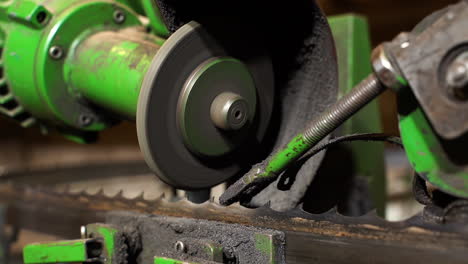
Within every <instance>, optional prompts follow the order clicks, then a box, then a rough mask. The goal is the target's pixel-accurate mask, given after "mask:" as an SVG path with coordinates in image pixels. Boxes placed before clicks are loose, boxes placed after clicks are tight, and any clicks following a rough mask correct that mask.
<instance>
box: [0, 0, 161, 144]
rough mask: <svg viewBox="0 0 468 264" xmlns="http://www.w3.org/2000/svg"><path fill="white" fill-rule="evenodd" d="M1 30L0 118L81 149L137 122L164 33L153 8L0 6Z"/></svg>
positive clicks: (118, 4) (123, 4)
mask: <svg viewBox="0 0 468 264" xmlns="http://www.w3.org/2000/svg"><path fill="white" fill-rule="evenodd" d="M0 29H1V32H0V45H1V50H2V54H1V63H0V67H1V71H0V73H1V81H0V82H1V83H0V111H1V112H2V113H3V114H5V115H7V116H8V117H10V118H12V119H14V120H16V121H17V122H18V123H20V124H21V125H22V126H23V127H30V126H32V125H33V124H35V123H40V125H41V126H43V127H45V128H47V127H49V128H57V129H58V130H59V131H60V132H61V133H63V134H64V135H66V136H68V137H69V138H71V139H74V140H76V141H79V142H86V141H88V140H92V139H93V138H95V136H96V133H97V132H98V131H101V130H103V129H105V128H107V127H109V126H110V125H112V124H114V123H115V122H116V121H118V120H119V119H128V120H134V119H135V114H136V105H137V102H138V95H139V89H140V85H141V82H142V79H143V77H144V75H145V73H146V72H147V69H148V67H149V65H150V63H151V60H152V58H153V57H154V55H155V54H156V52H157V51H158V49H159V47H160V45H161V44H162V43H163V42H164V37H167V36H168V34H169V32H168V30H167V28H166V27H165V25H164V23H163V22H162V20H161V18H160V16H159V10H158V9H157V7H156V6H155V4H154V3H153V2H152V1H130V0H129V1H126V0H122V1H78V0H76V1H60V0H57V1H28V0H26V1H1V2H0ZM149 32H151V33H149ZM152 33H154V34H152ZM39 120H40V121H39Z"/></svg>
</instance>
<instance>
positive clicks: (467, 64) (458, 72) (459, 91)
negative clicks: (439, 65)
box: [446, 52, 468, 100]
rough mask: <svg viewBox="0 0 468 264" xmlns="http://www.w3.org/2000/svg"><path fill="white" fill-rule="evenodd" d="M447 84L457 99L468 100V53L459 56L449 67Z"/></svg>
mask: <svg viewBox="0 0 468 264" xmlns="http://www.w3.org/2000/svg"><path fill="white" fill-rule="evenodd" d="M446 82H447V85H448V88H449V89H450V92H451V93H452V94H453V95H454V96H455V97H456V98H457V99H460V100H467V99H468V52H465V53H462V54H461V55H459V56H458V57H457V58H455V60H453V62H452V63H451V64H450V65H449V66H448V69H447V75H446Z"/></svg>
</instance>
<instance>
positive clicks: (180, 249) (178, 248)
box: [174, 241, 187, 253]
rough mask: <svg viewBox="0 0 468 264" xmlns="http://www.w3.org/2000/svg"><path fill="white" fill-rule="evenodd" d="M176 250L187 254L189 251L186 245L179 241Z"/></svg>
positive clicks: (175, 246)
mask: <svg viewBox="0 0 468 264" xmlns="http://www.w3.org/2000/svg"><path fill="white" fill-rule="evenodd" d="M174 249H175V250H176V251H177V252H179V253H185V252H186V251H187V249H186V248H185V244H184V242H182V241H177V242H176V243H175V244H174Z"/></svg>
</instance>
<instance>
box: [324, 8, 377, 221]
mask: <svg viewBox="0 0 468 264" xmlns="http://www.w3.org/2000/svg"><path fill="white" fill-rule="evenodd" d="M328 22H329V24H330V27H331V29H332V33H333V37H334V39H335V45H336V50H337V55H338V69H339V88H340V89H339V91H340V94H339V96H340V97H341V96H343V95H345V94H347V93H348V92H349V91H351V89H352V88H353V87H354V86H355V85H357V84H358V83H359V82H361V81H362V80H363V79H364V78H366V77H367V76H368V75H369V74H370V73H372V66H371V53H372V47H371V41H370V34H369V26H368V22H367V20H366V18H365V17H362V16H359V15H354V14H349V15H340V16H333V17H329V19H328ZM380 131H382V125H381V116H380V109H379V104H378V101H377V100H374V101H373V102H370V103H369V104H368V105H367V106H366V107H364V108H363V109H362V110H361V111H359V112H358V113H357V114H356V115H354V116H353V117H352V118H350V119H349V120H348V121H347V122H346V123H344V124H343V125H342V126H341V128H340V131H339V133H341V134H342V135H349V134H355V133H379V132H380ZM349 148H350V150H351V152H352V156H353V162H354V164H355V173H356V174H357V176H359V177H363V178H364V179H367V181H368V183H369V186H370V192H371V196H372V201H373V203H374V206H375V207H376V208H377V212H378V213H379V215H381V216H383V215H384V214H385V202H386V179H385V164H384V145H383V144H379V143H365V142H363V143H361V142H355V143H351V144H350V145H349Z"/></svg>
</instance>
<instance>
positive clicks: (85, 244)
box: [23, 239, 103, 264]
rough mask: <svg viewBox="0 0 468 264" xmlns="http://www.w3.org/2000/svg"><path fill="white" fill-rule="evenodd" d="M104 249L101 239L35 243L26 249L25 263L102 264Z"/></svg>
mask: <svg viewBox="0 0 468 264" xmlns="http://www.w3.org/2000/svg"><path fill="white" fill-rule="evenodd" d="M102 248H103V245H102V241H100V240H99V239H78V240H68V241H59V242H50V243H35V244H30V245H27V246H26V247H24V249H23V262H24V263H25V264H39V263H76V262H101V260H102Z"/></svg>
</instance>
